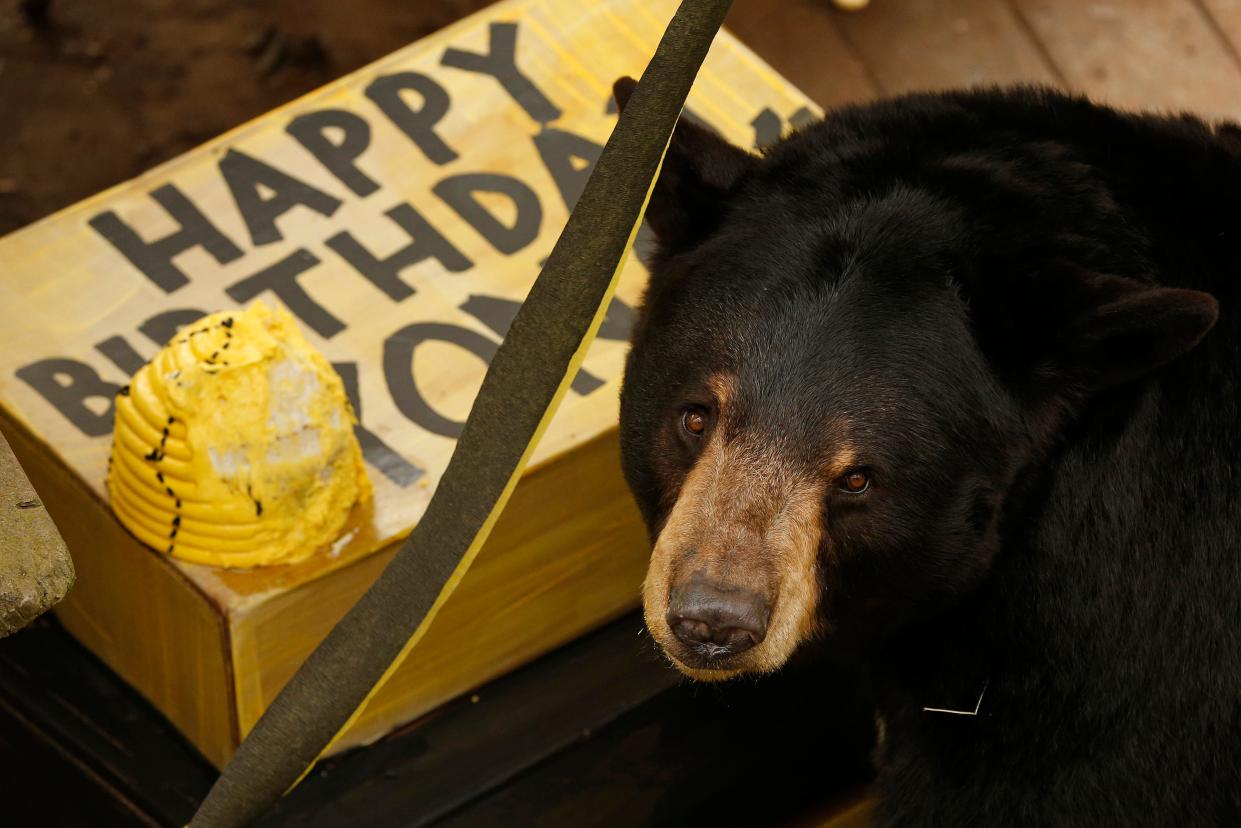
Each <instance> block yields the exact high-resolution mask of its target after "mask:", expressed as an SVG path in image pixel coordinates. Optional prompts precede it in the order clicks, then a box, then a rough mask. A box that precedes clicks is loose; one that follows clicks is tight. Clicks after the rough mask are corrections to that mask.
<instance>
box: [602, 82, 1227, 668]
mask: <svg viewBox="0 0 1241 828" xmlns="http://www.w3.org/2000/svg"><path fill="white" fill-rule="evenodd" d="M630 84H631V82H628V81H621V82H618V84H617V97H618V100H619V101H620V103H621V105H622V106H623V105H624V102H625V100H626V99H627V97H628V92H629V90H630V89H631V85H630ZM904 117H905V116H904V115H902V114H901V111H900V109H899V107H898V108H896V109H894V110H892V113H891V114H890V118H891V119H892V122H893V123H894V124H897V125H899V124H900V123H902V121H901V119H902V118H904ZM879 122H880V127H875V126H874V124H873V123H871V122H868V121H866V120H865V118H863V117H862V115H860V114H858V113H853V114H850V113H845V114H844V115H842V116H840V118H839V119H838V122H837V124H836V126H834V127H832V126H831V122H829V123H828V124H827V125H825V126H823V127H814V128H811V129H809V130H806V131H805V132H803V133H801V134H798V135H795V136H793V137H792V138H790V139H787V140H785V141H784V142H782V143H780V144H779V145H777V146H776V147H774V148H773V149H771V150H770V151H769V152H767V153H766V154H765V155H764V156H762V157H760V156H756V155H753V154H751V153H749V152H747V151H745V150H742V149H740V148H737V147H735V146H732V145H730V144H728V143H727V142H726V141H724V140H723V139H722V138H720V137H719V136H718V135H716V134H714V133H713V132H711V131H710V130H708V129H705V128H703V127H700V126H696V125H695V124H693V123H690V122H686V121H684V120H683V121H682V123H681V124H680V126H679V127H678V128H677V131H676V133H675V135H674V138H673V140H672V142H671V144H670V146H669V150H668V154H667V157H666V159H665V161H664V166H663V169H662V172H661V175H660V178H659V180H658V182H657V184H656V186H655V189H654V191H653V194H652V198H651V202H650V204H649V206H648V210H647V222H648V225H649V227H650V228H651V230H652V231H653V232H654V235H655V238H656V242H657V245H656V250H655V252H654V253H653V255H652V256H651V261H650V262H649V264H650V268H651V281H650V285H649V287H648V291H647V295H646V298H645V302H644V306H643V308H642V310H641V312H640V314H639V318H638V321H637V324H636V326H635V329H634V336H633V347H632V350H631V352H630V355H629V359H628V363H627V366H626V373H625V381H624V387H623V391H622V395H621V448H622V458H623V465H624V471H625V476H626V479H627V481H628V483H629V486H630V488H631V490H632V492H633V494H634V496H635V498H636V500H637V502H638V504H639V506H640V509H641V511H642V514H643V517H644V519H645V521H646V524H647V526H648V529H649V531H650V535H651V538H652V542H653V545H654V549H653V552H652V555H651V561H650V565H649V569H648V573H647V577H646V580H645V583H644V587H643V599H644V606H645V614H646V622H647V625H648V627H649V629H650V631H651V634H652V635H653V637H654V638H655V640H656V641H657V642H658V644H659V645H660V647H662V649H663V650H664V651H665V652H666V653H667V655H668V656H669V657H670V658H671V659H672V660H673V662H674V663H675V665H676V666H677V667H678V668H679V669H681V670H682V671H683V672H685V673H687V674H688V675H691V676H693V677H696V678H700V679H722V678H727V677H730V676H733V675H737V674H739V673H745V672H763V671H770V670H773V669H775V668H777V667H779V666H780V665H782V664H783V663H784V662H785V661H786V660H787V659H788V658H789V656H790V655H791V654H792V653H793V652H794V650H795V649H796V648H797V647H798V646H799V644H801V643H803V642H805V641H807V640H808V639H810V638H811V637H813V636H815V635H816V634H819V633H822V632H827V631H838V632H840V633H842V634H847V635H858V636H859V637H861V638H870V637H876V636H880V637H881V636H885V635H888V634H891V633H892V632H894V631H897V630H899V629H901V628H903V627H907V626H909V625H912V624H916V623H918V622H919V620H920V619H925V618H927V617H929V616H930V615H931V614H933V613H935V612H938V611H940V610H942V609H943V608H945V607H946V606H949V605H951V604H952V603H953V602H954V601H956V600H958V599H959V598H960V596H962V595H964V594H966V593H968V592H969V591H970V590H971V589H972V588H974V587H976V586H977V585H978V584H979V583H980V581H981V579H982V578H983V577H984V576H985V574H986V573H987V571H988V568H989V566H990V564H991V562H992V560H993V558H994V557H995V556H996V554H997V551H998V550H999V548H1000V537H1001V522H1002V521H1001V519H1002V516H1003V515H1004V511H1005V505H1006V501H1007V499H1008V498H1009V496H1010V494H1012V492H1013V490H1014V485H1015V481H1017V480H1018V478H1019V475H1020V474H1021V473H1022V472H1023V470H1025V469H1027V468H1030V467H1031V466H1032V465H1036V464H1037V463H1038V462H1039V460H1040V459H1041V458H1042V457H1043V456H1045V454H1046V452H1047V451H1048V450H1049V448H1050V447H1051V446H1052V444H1053V443H1054V442H1055V440H1056V439H1057V436H1058V435H1059V434H1060V433H1062V432H1063V430H1064V427H1065V425H1066V423H1067V422H1069V421H1070V420H1071V419H1072V418H1073V416H1074V414H1075V412H1077V411H1080V409H1081V407H1082V406H1083V405H1084V404H1086V403H1087V402H1089V401H1091V400H1093V399H1095V398H1097V397H1098V396H1099V395H1101V394H1105V393H1112V392H1115V391H1116V389H1117V388H1118V387H1120V386H1125V385H1126V384H1132V382H1133V381H1134V380H1137V379H1139V378H1141V377H1143V376H1146V375H1148V374H1150V372H1152V371H1154V370H1155V369H1157V368H1159V367H1160V366H1163V365H1164V364H1166V363H1167V362H1169V361H1170V360H1172V359H1174V358H1176V357H1177V356H1179V355H1180V354H1183V353H1184V352H1186V351H1188V350H1189V349H1190V348H1192V347H1193V346H1194V345H1195V344H1196V343H1197V342H1198V341H1199V340H1200V339H1201V338H1202V337H1203V336H1204V335H1205V334H1206V333H1207V331H1208V330H1209V329H1210V328H1211V326H1212V325H1213V324H1214V321H1215V318H1216V312H1217V309H1216V303H1215V301H1214V299H1213V298H1212V297H1211V296H1209V295H1208V294H1205V293H1201V292H1198V291H1193V290H1187V289H1177V288H1170V287H1160V286H1157V285H1156V284H1154V283H1153V281H1152V280H1151V278H1150V276H1151V274H1152V266H1151V264H1150V262H1149V261H1148V260H1147V258H1146V256H1147V254H1146V252H1145V248H1146V245H1144V244H1143V242H1142V239H1141V238H1140V237H1138V236H1136V235H1135V232H1136V231H1134V230H1133V229H1132V228H1131V227H1130V225H1129V223H1128V222H1126V221H1124V220H1123V218H1122V217H1121V216H1120V215H1119V212H1118V208H1117V207H1116V204H1115V202H1114V201H1113V199H1112V198H1111V197H1110V195H1109V194H1108V192H1107V189H1106V188H1105V187H1104V186H1103V185H1102V184H1100V183H1099V182H1098V181H1096V180H1095V178H1094V174H1093V173H1092V172H1091V170H1090V169H1089V167H1088V166H1087V165H1084V164H1081V163H1077V162H1076V161H1075V160H1074V159H1072V158H1069V157H1066V152H1067V151H1066V150H1064V149H1063V148H1062V147H1058V146H1054V145H1051V144H1047V143H1038V142H1035V143H1032V144H1030V145H1025V144H1018V143H1015V142H1014V141H1012V140H1007V139H1006V141H1005V142H1001V144H1000V145H999V146H998V147H992V149H980V148H970V147H967V148H966V149H960V148H956V149H953V148H952V142H953V141H956V140H960V139H951V140H949V139H948V138H944V137H943V136H940V138H941V139H942V140H941V141H940V143H939V144H938V145H937V144H936V139H935V138H934V137H930V138H928V139H927V142H926V145H925V146H923V145H921V144H920V143H919V139H918V136H917V131H916V130H915V133H914V134H913V135H909V134H901V132H900V129H899V128H898V126H894V127H893V128H892V131H893V133H894V134H892V135H890V136H889V135H888V134H886V133H885V130H884V129H883V128H882V118H880V119H879ZM921 128H922V127H919V129H921ZM928 131H930V130H928ZM958 131H959V128H958ZM1118 273H1119V274H1123V275H1116V274H1118Z"/></svg>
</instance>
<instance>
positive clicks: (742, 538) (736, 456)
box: [643, 440, 824, 681]
mask: <svg viewBox="0 0 1241 828" xmlns="http://www.w3.org/2000/svg"><path fill="white" fill-rule="evenodd" d="M823 496H824V483H823V482H822V481H821V480H818V479H816V478H815V476H812V475H811V474H809V473H807V472H802V471H798V470H797V469H795V468H793V467H792V465H791V464H789V463H786V462H784V461H783V460H782V459H781V458H780V457H778V456H777V455H776V454H775V453H774V452H772V451H771V450H770V449H769V448H767V447H764V446H761V445H757V444H755V445H747V444H745V443H744V442H733V443H717V441H715V440H711V441H709V442H708V445H707V446H706V447H705V448H704V451H703V453H702V455H701V456H700V457H699V458H698V461H697V463H695V465H694V467H693V468H692V469H691V470H690V473H689V475H688V476H687V478H686V480H685V483H684V485H683V486H682V488H681V492H680V495H679V496H678V499H677V502H676V504H675V506H674V507H673V509H672V512H671V514H670V515H669V518H668V521H667V523H666V524H665V526H664V529H663V531H662V532H661V533H660V535H659V537H658V539H657V540H656V543H655V549H654V551H653V552H652V554H651V563H650V567H649V568H648V570H647V576H646V581H645V582H644V584H643V604H644V609H645V615H646V623H647V627H648V629H650V631H651V634H652V635H653V636H654V638H655V640H656V642H658V644H659V645H660V647H662V648H663V650H664V652H665V653H666V654H667V655H668V657H669V658H670V659H672V661H673V663H674V664H675V665H676V667H677V668H678V669H679V670H681V671H682V672H684V673H685V674H686V675H689V676H691V677H693V678H696V679H702V680H706V681H719V680H722V679H727V678H730V677H732V676H735V675H738V674H740V673H753V672H770V671H772V670H775V669H777V668H778V667H780V666H781V665H783V664H784V662H785V661H787V660H788V658H789V656H791V655H792V654H793V651H794V650H795V649H797V646H798V645H799V644H801V643H802V642H804V641H805V640H807V639H808V638H809V637H811V636H812V635H813V634H814V633H815V630H816V625H817V620H816V619H817V605H818V597H819V590H820V586H819V572H818V557H819V546H820V541H821V539H822V526H821V520H822V503H823ZM692 576H698V577H704V578H706V579H708V580H710V581H711V582H713V583H716V584H719V585H721V586H725V587H736V588H741V589H746V590H750V591H752V592H757V593H759V594H760V595H765V596H767V597H768V599H769V601H770V603H771V616H770V619H769V621H768V626H767V635H766V638H765V639H764V640H763V641H762V642H761V643H759V644H758V645H756V646H755V647H753V648H752V649H750V650H747V651H745V652H743V653H740V654H738V655H736V656H733V657H732V658H730V659H728V660H727V661H726V662H722V664H721V666H722V667H723V668H724V669H698V668H696V667H692V666H689V665H686V664H684V663H682V662H681V661H680V660H679V659H678V657H677V654H678V653H682V652H684V648H683V646H682V645H681V642H679V641H678V640H677V639H676V637H675V636H674V635H673V633H672V630H671V628H670V627H669V626H668V622H667V613H668V601H669V595H670V593H671V590H672V588H673V587H674V586H677V585H679V584H681V583H683V582H685V581H687V580H689V579H690V578H691V577H692Z"/></svg>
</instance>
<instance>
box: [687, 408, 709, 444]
mask: <svg viewBox="0 0 1241 828" xmlns="http://www.w3.org/2000/svg"><path fill="white" fill-rule="evenodd" d="M710 424H711V421H710V418H709V417H708V416H707V412H706V410H705V409H703V408H698V407H697V406H694V407H692V408H687V409H685V411H683V412H682V413H681V427H682V428H684V429H685V433H686V434H688V435H690V436H691V437H701V436H702V435H703V434H705V433H706V431H707V426H709V425H710Z"/></svg>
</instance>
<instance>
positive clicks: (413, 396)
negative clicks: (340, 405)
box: [384, 322, 498, 440]
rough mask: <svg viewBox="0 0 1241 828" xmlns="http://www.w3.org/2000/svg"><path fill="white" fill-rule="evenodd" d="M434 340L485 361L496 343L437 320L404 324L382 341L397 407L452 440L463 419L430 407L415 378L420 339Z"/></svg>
mask: <svg viewBox="0 0 1241 828" xmlns="http://www.w3.org/2000/svg"><path fill="white" fill-rule="evenodd" d="M433 340H434V341H439V342H449V343H452V344H453V345H459V346H461V347H462V348H465V349H466V350H467V351H469V352H470V353H472V354H474V355H475V356H477V357H478V358H479V359H481V360H482V361H483V362H486V363H488V364H490V363H491V358H492V357H493V356H495V353H496V348H497V347H498V346H497V345H496V343H494V342H492V341H491V340H490V339H488V338H487V337H485V336H483V335H482V334H479V333H475V332H474V331H471V330H469V329H467V328H461V327H458V326H456V325H447V324H443V323H440V322H417V323H415V324H413V325H407V326H406V327H404V328H401V330H399V331H397V332H396V333H394V334H393V335H392V336H390V337H388V339H387V341H385V342H384V377H385V378H386V379H387V381H388V393H390V394H391V395H392V401H393V402H394V403H396V407H397V409H399V410H400V412H401V413H402V414H404V415H405V416H406V417H408V418H409V421H410V422H412V423H413V424H414V425H417V426H421V427H422V428H425V429H426V430H427V431H429V432H431V433H432V434H439V435H440V436H442V437H451V438H453V439H454V440H455V439H457V437H459V436H461V429H462V427H463V426H464V425H465V423H461V422H457V421H456V420H450V419H448V418H447V417H445V416H443V415H442V414H440V413H439V412H438V411H436V410H434V409H433V408H431V404H430V403H428V402H427V400H426V398H425V397H423V396H422V392H421V391H419V390H418V383H417V382H416V381H415V379H414V374H413V370H414V351H415V350H416V349H417V348H418V346H419V345H421V344H422V343H424V342H431V341H433Z"/></svg>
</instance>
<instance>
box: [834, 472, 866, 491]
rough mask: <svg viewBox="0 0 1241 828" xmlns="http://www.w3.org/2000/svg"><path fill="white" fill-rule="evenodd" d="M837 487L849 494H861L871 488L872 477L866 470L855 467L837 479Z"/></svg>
mask: <svg viewBox="0 0 1241 828" xmlns="http://www.w3.org/2000/svg"><path fill="white" fill-rule="evenodd" d="M836 487H837V488H838V489H840V490H841V491H842V492H848V493H849V494H861V493H862V492H864V491H866V490H867V489H869V488H870V477H869V476H868V475H867V474H866V472H864V471H861V470H858V469H855V470H853V471H851V472H846V473H845V474H842V475H841V476H840V478H839V479H837V481H836Z"/></svg>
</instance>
